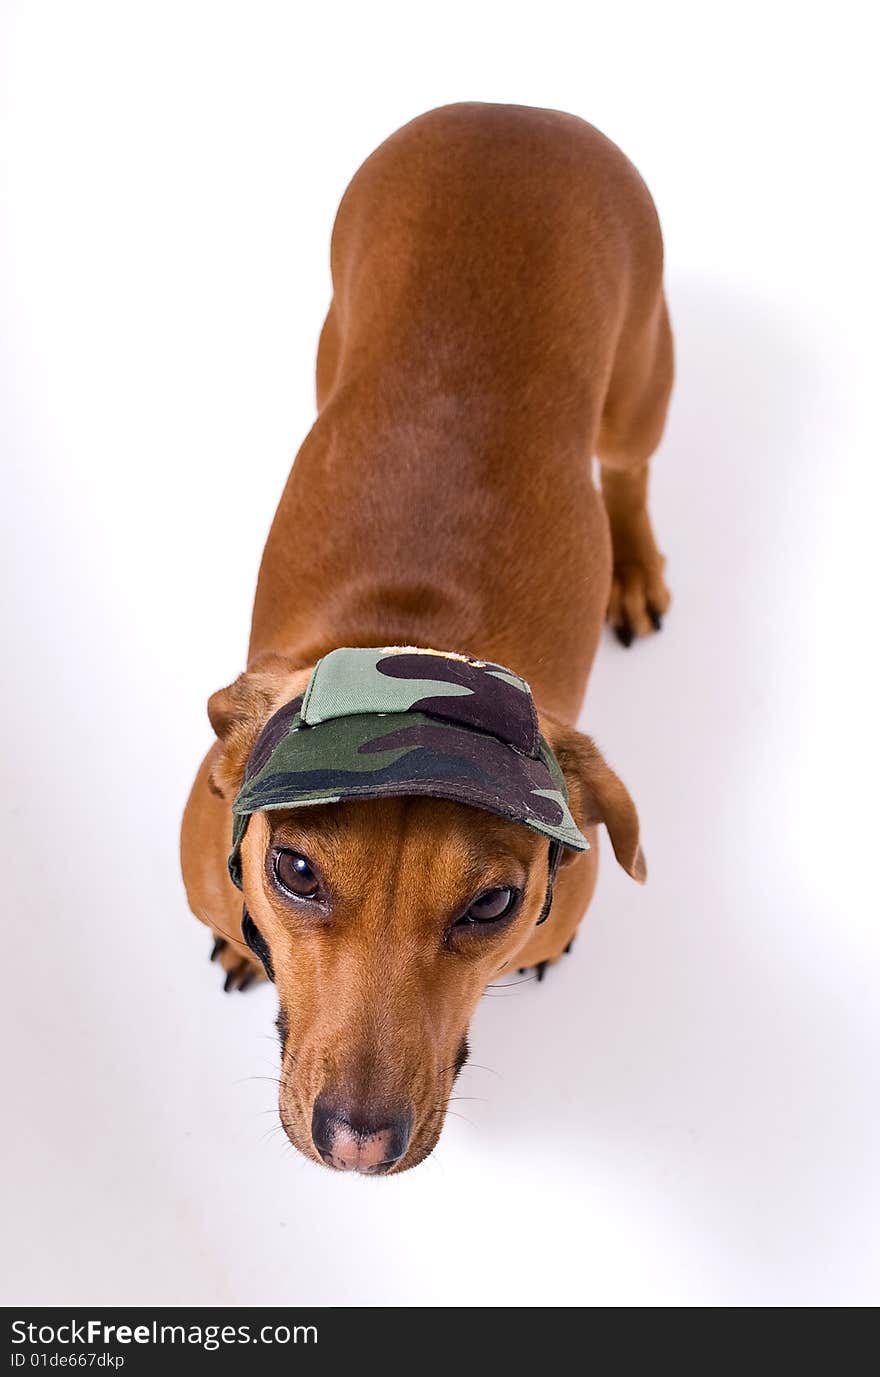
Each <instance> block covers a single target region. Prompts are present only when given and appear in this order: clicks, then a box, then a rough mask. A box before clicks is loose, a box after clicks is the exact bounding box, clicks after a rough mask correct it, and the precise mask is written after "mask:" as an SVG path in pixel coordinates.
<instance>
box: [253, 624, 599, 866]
mask: <svg viewBox="0 0 880 1377" xmlns="http://www.w3.org/2000/svg"><path fill="white" fill-rule="evenodd" d="M401 796H412V797H424V798H443V799H452V800H454V801H455V802H459V803H465V804H469V805H471V806H472V807H475V808H482V809H485V810H487V811H488V812H491V813H497V814H498V815H500V816H501V817H505V818H509V819H510V820H511V821H513V822H519V823H522V824H524V826H526V827H530V828H532V829H533V831H535V832H540V833H541V834H542V835H543V836H545V837H548V838H550V839H551V840H552V841H556V842H559V843H560V844H561V845H563V846H568V847H572V848H573V849H574V850H576V851H586V850H589V842H588V841H587V839H586V837H585V836H584V835H583V833H582V832H581V831H580V830H579V828H578V826H577V824H576V822H575V820H574V818H573V817H572V814H571V810H570V809H569V806H568V795H567V791H566V787H565V780H564V778H563V775H562V771H561V770H560V768H559V764H558V762H557V760H556V757H555V756H554V754H553V752H552V750H551V749H550V746H549V745H548V743H547V742H546V741H545V740H544V738H543V737H542V736H541V733H540V729H539V727H538V717H537V713H536V711H535V705H534V701H533V699H532V695H531V691H530V689H529V686H528V684H527V683H526V682H525V680H524V679H521V678H520V677H519V675H517V674H514V673H513V672H512V671H511V670H508V669H505V668H504V667H503V666H502V665H496V664H491V663H489V662H487V661H483V660H474V659H470V658H468V657H466V656H463V655H457V654H454V653H451V652H440V651H433V650H424V649H414V648H410V647H390V648H384V649H376V648H350V647H344V648H342V649H339V650H334V651H331V653H330V654H329V655H325V656H324V658H323V659H321V660H319V661H318V664H317V665H316V666H315V669H314V670H313V672H312V676H311V678H310V680H309V683H308V685H307V687H306V691H305V693H304V694H302V695H300V696H299V697H297V698H294V699H292V700H291V702H289V703H285V705H284V706H283V707H282V708H279V710H278V711H277V712H276V713H275V714H274V715H273V716H272V717H271V718H270V719H269V721H268V722H267V723H266V725H265V727H264V728H263V730H262V731H261V733H260V735H259V737H258V738H257V742H256V744H255V746H254V749H253V751H252V752H251V756H250V759H249V760H248V763H247V766H246V769H245V774H244V779H243V781H242V786H241V789H240V790H239V793H238V795H237V797H236V799H235V801H234V803H233V805H232V812H233V824H234V825H233V838H232V843H233V845H232V852H231V854H230V857H229V873H230V875H231V877H232V879H233V880H234V882H235V883H236V884H237V885H238V886H239V888H240V887H241V855H240V847H241V840H242V837H243V836H244V833H245V830H246V828H247V823H248V819H249V818H250V816H251V814H252V813H256V812H262V811H264V810H267V809H273V808H300V807H307V806H309V805H313V804H318V803H337V802H339V801H341V800H342V799H356V798H394V797H401Z"/></svg>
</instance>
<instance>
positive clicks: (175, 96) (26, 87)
mask: <svg viewBox="0 0 880 1377" xmlns="http://www.w3.org/2000/svg"><path fill="white" fill-rule="evenodd" d="M863 12H865V11H864V7H863V6H860V5H855V4H853V5H848V4H845V3H844V4H836V5H834V6H833V7H831V6H826V5H822V6H812V5H809V4H798V5H791V6H788V5H782V4H776V5H774V4H768V3H762V4H756V5H752V4H743V3H740V4H737V5H735V6H734V5H730V6H718V5H709V6H707V5H702V4H701V5H687V4H677V5H676V4H671V5H670V4H663V5H658V4H654V3H646V4H636V3H621V4H617V5H609V4H607V3H602V4H590V3H587V4H561V3H553V0H542V3H541V4H538V5H535V4H529V5H517V4H510V3H507V4H499V3H488V4H487V3H483V4H479V3H467V4H456V3H450V2H449V0H446V2H445V3H444V4H443V5H437V6H419V5H413V4H406V5H396V4H390V3H373V4H365V5H357V6H355V5H344V4H339V3H336V4H333V5H323V6H315V5H305V4H295V3H288V4H279V5H269V4H261V3H247V4H245V3H240V4H237V5H223V4H216V3H203V4H199V3H180V0H175V3H173V4H161V3H155V0H153V2H152V3H149V4H147V3H143V4H132V3H126V4H119V3H107V4H103V5H102V4H96V3H91V2H90V0H82V2H81V3H79V4H76V5H71V4H66V3H57V4H49V3H40V0H32V2H31V3H28V4H23V3H22V4H8V3H7V4H5V5H4V6H3V21H2V22H3V28H2V33H0V50H2V61H3V64H4V70H3V111H2V120H3V125H2V145H3V157H4V161H5V175H4V183H5V185H4V198H5V206H4V225H3V242H2V278H0V285H2V300H3V309H2V364H0V369H2V374H0V377H2V389H3V390H2V411H3V417H2V420H3V426H2V430H3V475H4V477H3V497H4V500H3V503H2V508H3V536H2V557H3V560H4V564H5V570H4V575H3V584H2V587H3V600H2V601H3V618H4V625H3V647H4V688H3V694H4V696H3V699H2V733H3V739H4V751H5V755H4V760H5V766H6V769H7V771H8V783H7V784H6V785H5V786H4V788H3V791H2V810H3V827H2V845H3V849H4V852H5V853H6V856H5V860H4V872H3V873H4V877H5V885H4V888H5V899H6V903H5V905H4V907H5V912H6V929H5V939H4V956H5V961H4V965H5V969H4V971H3V975H2V991H3V993H2V1000H0V1007H2V1018H3V1022H4V1025H5V1027H4V1030H3V1035H2V1045H3V1050H4V1053H5V1054H6V1056H7V1058H8V1062H9V1067H8V1073H7V1075H6V1078H5V1089H4V1093H3V1097H2V1106H3V1108H2V1113H3V1119H4V1126H3V1146H4V1152H5V1155H6V1157H7V1163H6V1167H5V1170H4V1172H3V1185H4V1190H5V1192H6V1193H7V1194H8V1199H7V1201H6V1203H5V1204H4V1205H3V1214H2V1219H3V1230H2V1232H3V1235H4V1239H5V1249H4V1251H5V1253H6V1264H5V1265H6V1280H5V1283H4V1286H3V1300H4V1301H5V1302H6V1303H13V1302H16V1303H23V1302H41V1303H44V1304H56V1305H58V1304H86V1303H88V1304H90V1305H95V1304H123V1303H135V1302H142V1303H160V1302H166V1303H172V1304H185V1303H207V1304H214V1305H254V1304H274V1303H291V1304H293V1303H305V1302H316V1303H334V1304H337V1305H338V1304H346V1303H347V1304H362V1305H391V1304H404V1305H414V1304H429V1305H452V1304H492V1305H523V1304H537V1305H547V1304H563V1305H572V1304H576V1305H593V1306H595V1305H615V1306H619V1305H624V1306H634V1305H695V1306H705V1305H729V1306H746V1305H852V1304H862V1305H864V1304H869V1303H872V1302H874V1303H876V1302H877V1301H878V1300H880V1285H878V1234H877V1224H878V1190H877V1184H876V1181H877V1177H876V1168H877V1150H878V1142H877V1136H878V1135H877V1127H878V1123H877V1120H878V1069H877V1068H878V1062H877V1032H878V1013H877V974H878V963H877V936H876V880H875V869H876V866H875V857H876V853H877V847H878V842H877V838H876V835H875V832H874V826H873V825H872V824H873V823H875V822H876V812H877V808H876V796H877V768H878V762H877V758H876V737H875V736H873V732H874V713H875V707H874V706H872V705H871V703H870V699H871V697H872V695H874V694H876V687H877V679H876V675H875V674H874V673H872V672H871V671H870V670H869V660H870V659H872V658H873V652H874V648H875V647H876V644H877V639H878V633H880V605H878V603H880V598H878V588H877V546H878V526H877V496H878V493H877V481H876V463H877V426H876V396H877V358H876V342H877V311H878V301H877V296H876V290H875V289H876V255H877V242H878V227H877V224H876V219H875V218H874V215H873V207H872V206H871V205H870V204H869V194H870V193H872V190H873V185H874V184H875V181H876V156H875V154H876V144H875V142H874V140H873V133H872V130H871V114H872V112H871V110H870V109H869V107H868V102H867V94H866V93H867V91H868V89H869V85H870V84H872V83H873V82H874V79H875V76H876V73H875V71H874V70H873V69H872V67H871V65H870V57H871V45H870V44H869V43H868V41H867V35H866V33H865V31H864V30H863V29H862V28H860V24H859V18H858V16H859V14H860V13H863ZM463 98H465V99H467V98H471V99H484V100H495V101H515V102H520V103H526V104H536V105H550V106H558V107H562V108H565V109H568V110H571V111H574V112H576V113H578V114H580V115H583V116H585V117H586V118H587V119H589V120H591V121H592V122H593V123H595V124H597V125H598V126H599V127H600V128H602V129H603V130H604V131H605V132H606V133H607V134H609V135H610V136H611V137H612V138H613V139H614V140H616V141H617V142H618V143H619V144H620V145H621V146H622V147H623V148H624V150H625V151H626V152H627V153H628V154H629V155H630V157H631V158H632V159H633V161H634V162H635V163H636V164H637V166H638V167H639V168H640V169H641V171H642V173H643V174H644V176H645V178H646V180H647V181H648V183H649V185H650V187H651V189H652V191H653V193H654V196H655V199H656V201H657V204H658V207H659V209H660V214H661V218H662V221H663V226H664V232H665V236H666V243H667V254H668V283H669V295H670V302H671V309H672V316H673V323H674V327H675V330H676V336H677V346H678V367H679V376H678V384H677V388H676V393H675V400H674V406H673V410H672V415H671V418H670V424H669V428H668V432H667V435H666V439H665V441H664V444H663V447H662V450H661V452H660V454H659V455H658V457H657V461H656V467H655V473H656V479H655V483H654V499H653V507H654V512H655V517H656V525H657V529H658V534H659V538H660V542H661V545H662V546H663V548H664V549H665V550H666V551H667V553H668V556H669V566H668V573H669V580H670V583H671V586H672V589H673V593H674V596H675V603H674V608H673V611H672V614H671V616H670V617H669V620H668V623H667V626H666V627H665V628H664V630H663V633H662V635H660V636H659V637H657V638H656V639H655V640H653V641H652V642H651V643H650V644H639V645H638V646H637V647H635V648H634V649H632V650H630V651H629V652H624V651H623V650H622V649H621V648H620V647H618V646H617V645H616V643H615V642H613V641H612V640H611V639H610V637H609V638H608V639H607V640H606V641H605V643H604V644H603V646H602V648H601V651H600V655H599V659H598V662H597V667H596V670H595V675H594V679H593V681H592V684H591V689H590V693H589V695H588V702H587V705H586V708H585V711H584V714H583V717H582V725H583V726H584V727H585V728H587V729H588V730H590V731H591V732H592V733H594V734H595V735H596V737H597V738H598V740H599V742H600V743H601V745H602V746H603V747H604V749H605V751H606V753H607V754H608V756H609V757H610V759H611V760H612V762H613V763H614V764H615V765H616V766H617V768H618V769H619V770H620V772H621V773H622V775H623V777H624V778H625V779H626V781H627V782H628V784H629V786H630V788H631V789H632V791H633V794H634V796H635V797H636V800H637V802H638V804H639V807H640V811H641V813H642V817H643V823H644V836H645V845H646V851H647V855H648V859H649V864H650V871H651V877H650V882H649V885H648V887H647V888H646V889H645V890H640V889H638V888H637V887H636V886H634V885H632V884H631V883H630V882H629V881H628V880H627V879H626V878H625V876H623V875H622V873H620V872H619V871H617V870H616V868H615V867H613V865H612V864H610V863H609V862H608V859H607V858H608V854H609V852H608V850H607V849H606V851H605V857H606V859H605V863H604V865H603V873H602V876H601V879H600V887H599V892H598V894H597V898H596V900H595V903H594V906H593V907H592V909H591V911H590V914H589V918H588V920H587V922H586V924H585V925H584V928H583V929H582V932H581V936H580V939H579V941H578V943H577V946H576V949H575V952H574V954H573V956H572V957H571V958H569V959H567V960H566V961H565V962H564V963H563V964H562V966H561V967H559V968H558V969H555V970H553V971H552V972H551V973H550V974H549V976H548V979H547V980H546V982H545V983H544V984H543V985H542V986H540V987H538V986H537V985H535V984H533V983H530V984H526V985H524V986H521V987H519V988H514V989H510V990H508V991H496V992H492V993H491V994H490V996H489V997H487V998H486V999H485V1000H484V1001H483V1003H482V1006H481V1008H480V1010H479V1014H478V1017H477V1019H476V1024H475V1028H474V1032H473V1039H472V1041H473V1057H474V1061H475V1062H477V1063H480V1067H489V1068H492V1070H491V1071H488V1070H483V1069H479V1068H477V1067H473V1068H470V1069H468V1070H467V1071H466V1072H465V1073H464V1075H463V1076H462V1078H461V1081H460V1083H459V1087H458V1091H459V1093H460V1094H461V1095H465V1096H473V1097H474V1099H473V1100H468V1101H463V1102H461V1103H456V1104H454V1105H453V1108H454V1109H455V1110H456V1111H460V1112H461V1113H462V1114H463V1115H465V1116H466V1120H465V1119H462V1118H451V1119H450V1120H449V1122H448V1125H447V1128H446V1129H445V1131H444V1135H443V1139H442V1141H441V1144H440V1147H439V1148H438V1150H437V1152H436V1153H435V1154H434V1156H433V1157H432V1158H431V1159H429V1161H428V1162H427V1163H426V1164H425V1165H424V1166H421V1167H419V1168H418V1169H417V1170H416V1171H414V1172H412V1173H411V1174H409V1175H407V1176H405V1177H402V1178H400V1179H399V1180H390V1181H376V1180H364V1179H360V1178H358V1179H353V1178H345V1177H341V1176H336V1175H333V1174H331V1173H330V1172H327V1171H324V1170H322V1169H319V1168H316V1167H313V1166H310V1165H309V1164H308V1163H307V1162H306V1161H305V1160H304V1159H302V1158H300V1157H299V1156H298V1155H297V1154H296V1153H294V1151H293V1150H292V1149H290V1148H288V1147H287V1145H286V1143H285V1141H284V1139H283V1138H282V1137H281V1135H280V1134H279V1133H274V1132H272V1131H271V1130H272V1127H273V1125H274V1123H275V1119H274V1115H273V1113H272V1106H273V1103H274V1086H273V1084H272V1080H271V1078H272V1077H273V1076H274V1075H275V1071H276V1067H277V1055H276V1049H275V1038H274V1033H273V1030H272V1018H273V1016H274V999H273V992H272V991H271V990H270V989H268V988H263V989H260V990H259V991H257V992H254V993H250V994H248V995H247V996H246V997H242V996H238V995H236V996H235V997H227V996H224V995H223V994H222V993H221V990H220V985H219V977H218V971H217V968H216V967H214V966H211V965H209V963H208V960H207V954H208V946H209V939H208V936H207V934H206V932H205V931H204V929H203V928H201V927H200V926H199V925H198V924H197V923H196V922H195V921H194V920H193V919H192V918H191V917H190V915H189V913H188V910H187V908H186V904H185V901H184V896H183V892H182V887H181V883H180V879H179V875H178V867H177V834H178V821H179V814H180V811H181V808H182V805H183V801H184V798H185V796H186V793H187V790H188V788H189V784H190V781H191V777H192V774H193V772H194V769H195V766H196V763H197V761H198V759H199V758H200V756H201V753H202V751H203V750H204V749H205V748H206V746H207V744H208V742H209V729H208V726H207V722H206V719H205V712H204V704H205V700H206V698H207V696H208V694H209V693H210V692H211V691H212V690H213V689H215V688H217V687H219V686H220V685H222V684H224V683H226V682H228V681H229V680H230V679H231V678H233V677H234V676H235V674H236V673H238V671H239V670H240V669H241V668H242V667H243V658H244V651H245V643H246V635H247V627H248V618H249V614H250V604H251V599H252V595H253V587H254V580H255V576H256V570H257V564H258V560H259V556H260V551H261V548H262V543H263V540H264V538H265V534H266V531H267V529H268V525H269V522H270V520H271V517H272V514H273V511H274V507H275V503H276V501H277V499H278V496H279V494H280V491H281V487H282V484H283V481H284V478H285V476H286V473H287V471H288V468H289V465H290V461H291V459H292V456H293V455H294V453H295V452H296V449H297V447H298V445H299V443H300V441H301V439H302V437H303V435H304V434H305V432H306V430H307V428H308V426H309V425H310V422H311V419H312V415H313V405H314V404H313V391H312V386H313V385H312V375H313V360H314V352H315V345H316V341H317V335H318V330H319V328H320V324H321V319H322V314H323V312H324V309H325V307H326V304H327V300H328V293H329V277H328V269H327V250H328V237H329V232H330V227H331V223H332V218H333V214H334V210H335V207H336V204H337V202H338V200H339V197H340V195H341V193H342V191H343V189H344V187H345V184H346V182H347V180H348V179H349V177H350V176H351V174H352V173H353V172H354V170H355V168H356V167H357V165H358V163H359V162H360V161H361V160H362V158H363V157H364V156H365V155H366V154H367V153H369V152H370V151H371V149H372V148H373V147H374V146H375V145H376V144H377V143H378V142H380V141H381V140H382V139H383V138H384V137H385V136H386V135H387V134H389V133H390V132H391V131H392V130H393V129H394V128H395V127H397V126H398V125H400V124H401V123H403V122H405V121H406V120H407V119H409V118H410V117H411V116H413V115H415V114H417V113H420V112H421V111H423V110H425V109H428V108H430V107H431V106H433V105H437V104H442V103H444V102H446V101H450V100H456V99H463ZM306 517H307V520H306V527H305V530H304V534H303V539H307V538H308V535H307V529H308V514H306ZM869 707H870V708H871V712H870V715H869V711H868V710H869ZM872 814H873V815H874V818H873V819H872V816H871V815H872ZM261 1077H266V1078H267V1079H260V1078H261ZM267 1132H268V1134H269V1136H268V1137H266V1136H265V1135H266V1134H267Z"/></svg>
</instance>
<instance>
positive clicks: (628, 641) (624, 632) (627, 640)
mask: <svg viewBox="0 0 880 1377" xmlns="http://www.w3.org/2000/svg"><path fill="white" fill-rule="evenodd" d="M614 634H615V636H616V637H617V639H618V640H619V641H620V644H621V645H622V646H626V648H627V650H629V648H630V646H631V645H632V643H633V630H632V627H631V626H630V624H629V622H624V624H623V626H616V627H615V628H614Z"/></svg>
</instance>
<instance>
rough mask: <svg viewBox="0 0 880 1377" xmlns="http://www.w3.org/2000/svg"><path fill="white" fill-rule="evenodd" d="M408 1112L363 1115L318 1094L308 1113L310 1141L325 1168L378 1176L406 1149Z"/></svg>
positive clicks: (408, 1122)
mask: <svg viewBox="0 0 880 1377" xmlns="http://www.w3.org/2000/svg"><path fill="white" fill-rule="evenodd" d="M411 1133H412V1111H411V1110H410V1109H407V1110H406V1111H405V1112H404V1113H398V1114H387V1113H382V1114H378V1115H375V1114H374V1115H371V1116H369V1115H364V1114H363V1113H359V1112H357V1111H354V1110H353V1109H351V1108H349V1107H348V1106H343V1105H341V1104H340V1103H339V1102H338V1101H336V1100H333V1099H331V1098H330V1097H329V1096H326V1095H319V1096H318V1098H317V1100H315V1108H314V1110H313V1112H312V1141H313V1142H314V1144H315V1147H316V1148H317V1149H318V1151H319V1153H320V1154H321V1156H322V1158H323V1159H324V1161H325V1162H326V1163H327V1166H328V1167H335V1168H336V1170H337V1171H360V1172H364V1173H366V1174H367V1175H370V1176H378V1175H380V1174H381V1173H382V1172H385V1171H387V1170H388V1168H389V1167H393V1166H394V1163H395V1162H399V1161H400V1159H401V1157H402V1156H403V1154H404V1153H405V1152H406V1150H407V1148H408V1146H409V1139H410V1134H411Z"/></svg>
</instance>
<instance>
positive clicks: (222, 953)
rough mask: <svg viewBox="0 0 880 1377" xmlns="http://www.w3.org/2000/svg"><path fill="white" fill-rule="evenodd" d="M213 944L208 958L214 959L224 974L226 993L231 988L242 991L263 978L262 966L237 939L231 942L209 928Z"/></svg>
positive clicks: (264, 976) (230, 991) (231, 989)
mask: <svg viewBox="0 0 880 1377" xmlns="http://www.w3.org/2000/svg"><path fill="white" fill-rule="evenodd" d="M211 934H212V936H213V939H214V945H213V946H212V948H211V956H210V959H211V960H212V961H216V962H217V963H218V964H219V965H220V967H221V968H222V970H223V971H224V974H225V979H224V981H223V989H224V990H225V991H226V993H227V994H231V993H232V991H233V990H239V991H244V990H246V989H247V988H248V986H249V985H253V984H255V983H256V982H257V981H258V980H265V978H266V975H265V972H264V970H263V967H262V966H261V965H260V963H259V962H258V961H257V960H256V958H255V957H253V956H251V953H250V952H249V951H248V949H247V947H246V946H245V945H244V943H243V942H240V941H239V940H238V939H237V940H236V941H235V942H234V943H233V942H232V941H231V940H229V939H228V938H226V937H223V936H222V935H221V934H220V933H218V932H215V931H214V930H213V928H212V929H211Z"/></svg>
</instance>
